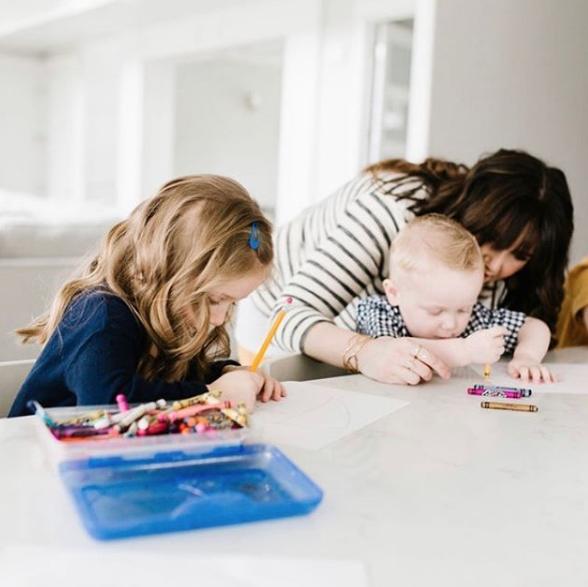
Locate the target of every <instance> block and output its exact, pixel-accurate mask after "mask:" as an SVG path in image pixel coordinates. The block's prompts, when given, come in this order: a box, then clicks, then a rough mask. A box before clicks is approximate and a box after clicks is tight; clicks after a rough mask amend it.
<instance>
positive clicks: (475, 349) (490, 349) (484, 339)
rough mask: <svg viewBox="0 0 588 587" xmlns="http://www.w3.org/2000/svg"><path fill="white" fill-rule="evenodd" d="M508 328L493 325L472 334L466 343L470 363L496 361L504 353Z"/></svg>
mask: <svg viewBox="0 0 588 587" xmlns="http://www.w3.org/2000/svg"><path fill="white" fill-rule="evenodd" d="M506 332H507V331H506V328H504V327H503V326H493V327H492V328H487V329H485V330H479V331H478V332H474V334H470V336H468V337H467V338H466V339H465V341H464V343H465V348H466V353H467V356H468V359H469V362H470V363H496V361H498V359H500V357H501V356H502V353H504V335H505V334H506Z"/></svg>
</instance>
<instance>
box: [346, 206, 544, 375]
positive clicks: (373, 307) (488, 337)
mask: <svg viewBox="0 0 588 587" xmlns="http://www.w3.org/2000/svg"><path fill="white" fill-rule="evenodd" d="M389 269H390V277H389V278H388V279H385V280H384V282H383V287H384V291H385V293H386V296H385V297H384V296H372V297H369V298H367V299H364V300H362V301H361V302H360V303H359V305H358V308H357V330H358V332H361V333H363V334H367V335H368V336H371V337H372V338H379V337H382V336H392V337H403V336H410V337H413V338H415V339H417V340H416V342H417V343H418V344H420V345H421V346H422V347H423V348H425V349H427V350H429V351H430V352H432V353H434V354H435V355H437V356H438V357H439V358H440V359H442V360H443V361H445V362H446V363H447V365H449V366H450V367H458V366H462V365H469V364H470V363H480V364H484V363H494V362H496V361H498V359H499V358H500V356H501V355H502V354H503V353H504V352H506V353H512V354H513V358H512V360H511V361H510V362H509V364H508V373H509V375H510V376H511V377H514V378H521V379H522V380H524V381H529V380H532V381H533V382H535V383H537V382H541V381H545V382H550V381H553V380H554V378H553V374H552V373H551V372H550V370H549V369H548V368H547V367H546V366H545V365H542V364H541V361H542V360H543V357H544V356H545V353H546V352H547V349H548V347H549V341H550V332H549V328H548V327H547V325H546V324H545V323H544V322H542V321H541V320H538V319H536V318H531V317H528V316H526V315H525V314H524V313H522V312H514V311H511V310H506V309H503V308H499V309H495V310H489V309H488V308H486V307H484V306H483V305H482V304H481V303H479V302H478V301H477V300H478V296H479V295H480V291H481V290H482V286H483V284H484V262H483V259H482V253H481V251H480V247H479V246H478V243H477V242H476V240H475V239H474V237H473V236H472V235H471V234H470V233H469V232H468V231H467V230H466V229H465V228H463V227H462V226H461V225H460V224H458V223H457V222H455V221H454V220H451V219H450V218H447V217H445V216H441V215H439V214H428V215H426V216H420V217H417V218H415V219H414V220H412V221H411V222H409V223H408V224H407V225H406V227H405V228H404V229H403V230H402V231H401V232H400V233H399V235H398V236H397V237H396V238H395V239H394V242H393V244H392V248H391V251H390V265H389Z"/></svg>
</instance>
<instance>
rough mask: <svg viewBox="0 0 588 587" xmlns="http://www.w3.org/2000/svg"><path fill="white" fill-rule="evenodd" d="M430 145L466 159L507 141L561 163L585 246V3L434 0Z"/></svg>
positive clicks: (579, 242) (580, 249)
mask: <svg viewBox="0 0 588 587" xmlns="http://www.w3.org/2000/svg"><path fill="white" fill-rule="evenodd" d="M435 22H436V27H435V40H434V54H433V78H432V85H431V96H430V103H431V111H430V128H429V144H428V152H429V153H430V154H433V155H440V156H445V157H449V158H455V159H457V160H461V161H464V162H466V163H472V162H474V161H475V160H476V159H477V158H478V156H479V155H480V154H482V153H484V152H491V151H494V150H496V149H497V148H500V147H511V148H522V149H526V150H528V151H530V152H531V153H533V154H535V155H537V156H539V157H541V158H543V159H545V160H546V161H547V162H548V163H550V164H553V165H555V166H557V167H560V168H561V169H562V170H563V171H564V172H565V173H566V175H567V177H568V181H569V184H570V188H571V191H572V195H573V198H574V202H575V206H576V216H575V221H576V226H577V230H576V234H575V237H574V246H573V257H574V259H575V260H577V259H578V258H579V256H580V255H582V254H585V253H588V231H587V230H586V229H585V225H586V222H587V221H588V196H586V194H585V188H584V184H585V177H584V172H585V168H586V158H587V157H588V108H587V107H586V105H587V104H588V75H586V60H587V58H588V35H587V34H586V27H587V24H588V3H587V2H585V0H565V1H561V2H549V1H546V0H542V1H537V0H492V2H489V1H485V2H472V0H437V6H436V20H435Z"/></svg>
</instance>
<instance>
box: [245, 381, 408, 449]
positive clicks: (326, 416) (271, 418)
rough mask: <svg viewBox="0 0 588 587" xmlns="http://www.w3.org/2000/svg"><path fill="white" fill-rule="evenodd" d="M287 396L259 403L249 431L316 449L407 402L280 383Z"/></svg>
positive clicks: (298, 384) (285, 442) (293, 383)
mask: <svg viewBox="0 0 588 587" xmlns="http://www.w3.org/2000/svg"><path fill="white" fill-rule="evenodd" d="M284 386H285V387H286V391H287V392H288V397H286V398H285V399H284V400H282V401H280V402H268V403H267V404H262V405H260V406H259V407H258V408H257V409H256V410H255V412H254V413H253V415H252V416H251V424H252V431H253V433H254V434H255V435H256V436H262V437H263V440H265V441H267V442H275V443H278V444H280V443H283V444H288V445H291V446H299V447H301V448H307V449H312V450H318V449H320V448H322V447H323V446H326V445H327V444H330V443H331V442H334V441H336V440H339V439H340V438H343V437H344V436H346V435H348V434H353V433H354V432H356V431H357V430H359V429H360V428H363V427H364V426H367V425H368V424H371V423H372V422H375V421H376V420H379V419H380V418H383V417H384V416H388V415H389V414H392V413H393V412H396V411H397V410H400V409H401V408H403V407H405V406H407V405H408V403H407V402H404V401H400V400H397V399H393V398H388V397H380V396H376V395H370V394H367V393H357V392H355V391H346V390H343V389H335V388H330V387H323V386H321V385H316V384H310V383H305V382H299V381H287V382H285V383H284Z"/></svg>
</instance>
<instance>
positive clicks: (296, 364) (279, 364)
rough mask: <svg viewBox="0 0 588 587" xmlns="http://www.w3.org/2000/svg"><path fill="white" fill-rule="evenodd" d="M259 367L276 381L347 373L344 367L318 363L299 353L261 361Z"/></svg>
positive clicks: (318, 377) (304, 379)
mask: <svg viewBox="0 0 588 587" xmlns="http://www.w3.org/2000/svg"><path fill="white" fill-rule="evenodd" d="M261 368H262V369H263V370H264V371H265V372H266V373H268V374H269V375H271V376H272V377H275V378H276V379H277V380H278V381H308V380H309V379H325V378H327V377H337V376H339V375H347V372H346V371H345V370H344V369H340V368H339V367H333V366H332V365H328V364H327V363H320V362H319V361H315V360H314V359H311V358H310V357H307V356H306V355H301V354H297V355H288V356H287V357H276V358H274V359H267V360H265V361H263V362H262V363H261Z"/></svg>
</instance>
